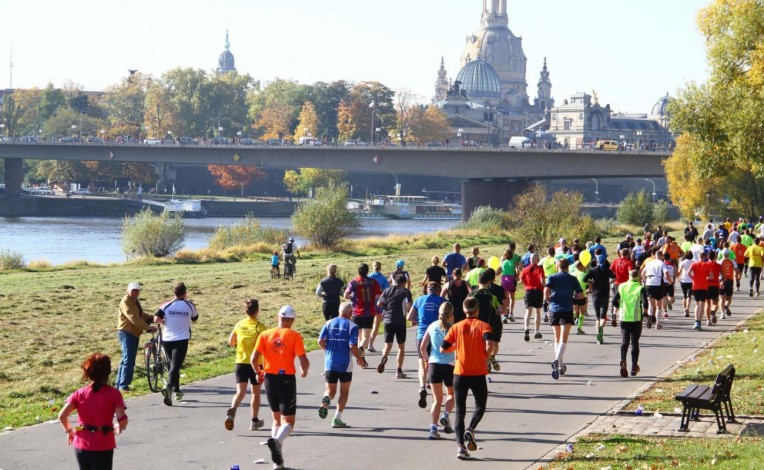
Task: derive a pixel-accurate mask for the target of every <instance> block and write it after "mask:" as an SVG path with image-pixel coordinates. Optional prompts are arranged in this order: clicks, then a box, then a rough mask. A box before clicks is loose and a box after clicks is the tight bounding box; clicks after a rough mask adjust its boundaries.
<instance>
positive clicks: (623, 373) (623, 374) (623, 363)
mask: <svg viewBox="0 0 764 470" xmlns="http://www.w3.org/2000/svg"><path fill="white" fill-rule="evenodd" d="M628 376H629V371H628V370H627V369H626V361H621V377H628Z"/></svg>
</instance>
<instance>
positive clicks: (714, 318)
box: [711, 313, 719, 325]
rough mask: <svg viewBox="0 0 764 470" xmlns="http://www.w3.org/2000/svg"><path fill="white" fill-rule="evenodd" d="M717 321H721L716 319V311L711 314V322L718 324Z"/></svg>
mask: <svg viewBox="0 0 764 470" xmlns="http://www.w3.org/2000/svg"><path fill="white" fill-rule="evenodd" d="M717 321H719V320H717V319H716V314H715V313H714V314H713V315H711V323H713V324H714V325H716V322H717Z"/></svg>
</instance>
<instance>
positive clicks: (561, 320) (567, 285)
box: [544, 259, 583, 380]
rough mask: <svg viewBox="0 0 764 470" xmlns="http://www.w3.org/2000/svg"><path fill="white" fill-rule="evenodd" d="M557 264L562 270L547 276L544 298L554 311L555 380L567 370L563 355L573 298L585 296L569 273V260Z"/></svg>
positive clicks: (553, 362)
mask: <svg viewBox="0 0 764 470" xmlns="http://www.w3.org/2000/svg"><path fill="white" fill-rule="evenodd" d="M557 264H558V268H559V269H560V272H558V273H556V274H553V275H551V276H549V277H548V278H546V287H545V288H544V299H545V300H546V301H547V302H549V310H550V311H551V312H552V322H551V323H552V328H553V329H554V361H552V378H553V379H555V380H557V379H559V378H560V375H565V372H567V367H566V366H565V363H564V362H563V355H564V354H565V347H566V345H567V343H568V335H569V334H570V327H571V325H573V299H574V298H576V299H581V298H583V295H582V294H583V289H581V283H579V282H578V279H576V278H575V277H573V276H571V275H570V274H568V260H565V259H561V260H560V261H559V262H558V263H557Z"/></svg>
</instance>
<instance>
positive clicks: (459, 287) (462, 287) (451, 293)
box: [440, 268, 472, 323]
mask: <svg viewBox="0 0 764 470" xmlns="http://www.w3.org/2000/svg"><path fill="white" fill-rule="evenodd" d="M471 290H472V289H470V285H469V284H468V283H467V281H465V280H464V279H462V270H461V268H456V269H454V270H453V272H452V277H451V280H450V281H449V282H448V284H446V285H445V286H444V287H443V290H442V291H441V292H440V296H441V297H443V298H446V299H448V301H449V302H451V305H452V306H453V308H454V323H457V322H460V321H462V320H464V319H465V318H466V315H465V314H464V310H463V309H462V308H463V307H462V304H463V303H464V299H466V298H467V297H468V296H469V295H470V291H471Z"/></svg>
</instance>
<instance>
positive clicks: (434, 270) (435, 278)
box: [421, 256, 453, 294]
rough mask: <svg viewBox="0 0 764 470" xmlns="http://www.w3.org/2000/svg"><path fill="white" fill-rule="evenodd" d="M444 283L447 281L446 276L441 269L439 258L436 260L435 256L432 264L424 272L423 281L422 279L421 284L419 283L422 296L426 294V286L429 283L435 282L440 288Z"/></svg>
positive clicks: (444, 271)
mask: <svg viewBox="0 0 764 470" xmlns="http://www.w3.org/2000/svg"><path fill="white" fill-rule="evenodd" d="M452 272H453V271H452ZM445 281H448V275H447V274H446V270H445V269H443V267H442V266H441V265H440V258H438V257H437V256H433V257H432V264H431V265H430V267H428V268H427V270H426V271H425V274H424V279H422V282H421V286H422V294H426V293H427V284H428V283H429V282H436V283H438V285H441V286H442V285H443V284H444V283H445Z"/></svg>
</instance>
